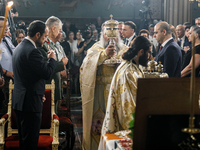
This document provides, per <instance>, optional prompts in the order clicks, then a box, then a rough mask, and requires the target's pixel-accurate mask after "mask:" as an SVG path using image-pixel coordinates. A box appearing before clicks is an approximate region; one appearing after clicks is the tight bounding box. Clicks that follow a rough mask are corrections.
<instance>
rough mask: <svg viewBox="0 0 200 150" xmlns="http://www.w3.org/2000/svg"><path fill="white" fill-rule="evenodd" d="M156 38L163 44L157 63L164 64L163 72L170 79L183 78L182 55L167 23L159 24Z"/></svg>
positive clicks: (156, 28)
mask: <svg viewBox="0 0 200 150" xmlns="http://www.w3.org/2000/svg"><path fill="white" fill-rule="evenodd" d="M154 36H155V38H156V40H157V42H158V43H161V51H160V52H159V53H158V54H157V56H156V58H155V61H157V62H159V61H160V62H161V63H162V64H163V72H165V73H167V74H168V75H169V77H180V76H181V63H182V54H181V49H180V47H179V46H178V44H177V43H176V42H175V41H174V39H173V38H172V34H171V30H170V26H169V24H168V23H167V22H159V23H157V24H156V26H155V27H154Z"/></svg>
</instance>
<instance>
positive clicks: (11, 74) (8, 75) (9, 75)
mask: <svg viewBox="0 0 200 150" xmlns="http://www.w3.org/2000/svg"><path fill="white" fill-rule="evenodd" d="M6 76H7V77H10V78H12V79H14V75H13V72H10V71H7V73H6Z"/></svg>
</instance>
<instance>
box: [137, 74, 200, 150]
mask: <svg viewBox="0 0 200 150" xmlns="http://www.w3.org/2000/svg"><path fill="white" fill-rule="evenodd" d="M195 93H196V94H195V107H194V109H195V110H194V112H195V116H196V119H195V127H197V128H199V127H200V126H199V124H200V119H199V118H200V117H199V116H200V109H199V94H200V78H196V89H195ZM189 114H190V78H156V79H155V78H151V79H148V78H143V79H139V80H138V90H137V100H136V112H135V127H134V137H133V143H134V144H133V149H134V150H151V149H153V150H156V149H162V150H164V149H170V150H172V149H177V145H178V143H180V142H182V141H183V140H185V138H186V137H188V136H189V134H187V133H183V132H181V129H182V128H187V127H188V124H189Z"/></svg>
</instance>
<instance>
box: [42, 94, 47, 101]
mask: <svg viewBox="0 0 200 150" xmlns="http://www.w3.org/2000/svg"><path fill="white" fill-rule="evenodd" d="M45 101H46V97H45V95H43V96H42V102H43V103H44V102H45Z"/></svg>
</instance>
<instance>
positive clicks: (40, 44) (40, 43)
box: [35, 37, 43, 47]
mask: <svg viewBox="0 0 200 150" xmlns="http://www.w3.org/2000/svg"><path fill="white" fill-rule="evenodd" d="M40 39H41V37H40V38H39V39H38V40H37V41H36V42H35V45H36V46H37V47H42V46H43V43H42V42H41V41H40Z"/></svg>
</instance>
